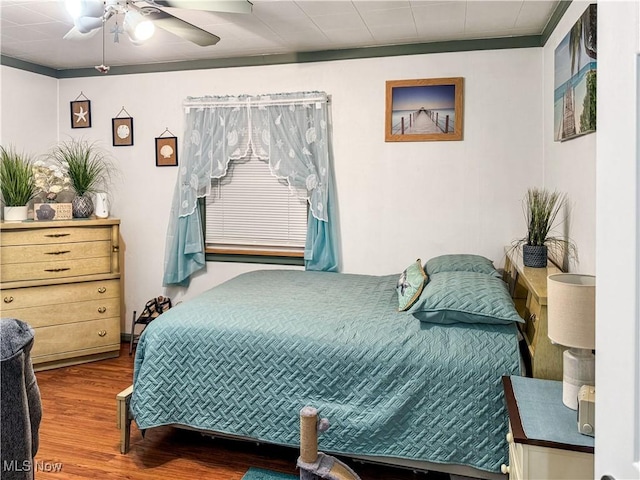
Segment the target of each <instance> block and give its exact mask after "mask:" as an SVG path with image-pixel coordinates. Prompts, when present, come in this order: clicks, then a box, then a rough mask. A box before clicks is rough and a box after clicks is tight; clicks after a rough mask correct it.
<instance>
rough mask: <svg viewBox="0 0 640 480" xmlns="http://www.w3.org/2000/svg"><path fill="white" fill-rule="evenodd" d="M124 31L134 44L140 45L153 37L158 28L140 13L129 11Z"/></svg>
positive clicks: (125, 18)
mask: <svg viewBox="0 0 640 480" xmlns="http://www.w3.org/2000/svg"><path fill="white" fill-rule="evenodd" d="M124 31H125V32H127V35H129V38H130V39H131V41H132V42H133V44H135V45H139V44H141V43H143V42H145V41H147V40H149V39H150V38H151V37H152V36H153V34H154V32H155V31H156V27H155V25H154V24H153V22H152V21H151V20H148V19H146V18H145V17H144V16H143V15H142V14H141V13H140V12H137V11H135V10H129V11H128V12H127V13H126V14H125V16H124Z"/></svg>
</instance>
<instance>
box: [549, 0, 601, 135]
mask: <svg viewBox="0 0 640 480" xmlns="http://www.w3.org/2000/svg"><path fill="white" fill-rule="evenodd" d="M596 27H597V6H596V5H595V4H592V5H589V7H587V10H586V11H585V12H584V13H583V14H582V16H581V17H580V18H579V19H578V21H577V22H576V23H575V24H574V25H573V27H572V28H571V31H570V32H569V33H568V34H567V35H566V36H565V37H564V38H563V39H562V41H561V42H560V44H559V45H558V46H557V47H556V50H555V58H554V92H553V101H554V105H553V118H554V122H553V126H554V140H555V141H556V142H561V141H564V140H569V139H571V138H575V137H577V136H580V135H584V134H587V133H591V132H595V130H596V66H597V35H596V33H597V32H596Z"/></svg>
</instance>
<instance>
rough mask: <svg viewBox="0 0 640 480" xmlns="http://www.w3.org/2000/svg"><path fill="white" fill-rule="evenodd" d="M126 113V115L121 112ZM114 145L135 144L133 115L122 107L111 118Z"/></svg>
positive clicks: (125, 145)
mask: <svg viewBox="0 0 640 480" xmlns="http://www.w3.org/2000/svg"><path fill="white" fill-rule="evenodd" d="M123 112H124V113H125V114H126V115H127V116H126V117H121V116H120V114H122V113H123ZM111 126H112V136H113V146H114V147H129V146H131V145H133V117H132V116H131V115H130V114H129V112H127V110H126V109H125V108H124V107H122V108H121V109H120V111H119V112H118V114H117V115H116V116H115V117H114V118H112V119H111Z"/></svg>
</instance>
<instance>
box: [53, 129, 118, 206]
mask: <svg viewBox="0 0 640 480" xmlns="http://www.w3.org/2000/svg"><path fill="white" fill-rule="evenodd" d="M50 156H51V158H52V159H53V161H54V162H57V163H58V164H59V165H61V166H62V167H63V168H64V169H65V171H66V173H67V175H68V177H69V180H70V183H71V187H72V188H73V190H74V191H75V196H74V197H73V199H72V200H71V206H72V211H73V216H74V217H75V218H87V217H89V216H91V214H92V213H93V211H94V205H93V200H92V198H91V196H90V194H98V193H105V192H106V190H107V188H108V187H109V185H110V184H111V173H112V172H113V171H114V165H113V162H112V160H111V158H110V157H109V155H108V154H107V153H106V152H105V151H103V150H102V149H100V148H99V147H98V146H97V145H96V144H95V143H89V142H87V141H86V140H79V139H72V140H68V141H65V142H62V143H59V144H58V145H56V147H54V149H53V150H52V151H51V154H50Z"/></svg>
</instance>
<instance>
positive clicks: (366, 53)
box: [0, 0, 572, 79]
mask: <svg viewBox="0 0 640 480" xmlns="http://www.w3.org/2000/svg"><path fill="white" fill-rule="evenodd" d="M571 3H572V0H561V1H560V2H559V3H558V6H557V7H556V9H555V10H554V12H553V14H552V15H551V18H550V19H549V22H548V23H547V25H546V27H545V29H544V31H543V32H542V34H540V35H527V36H514V37H500V38H484V39H476V40H453V41H446V42H431V43H414V44H401V45H387V46H381V47H363V48H348V49H342V50H321V51H315V52H297V53H286V54H274V55H255V56H247V57H232V58H217V59H208V60H192V61H185V62H167V63H149V64H140V65H127V66H116V65H114V66H112V67H111V69H110V70H109V73H108V75H109V76H113V75H132V74H140V73H158V72H175V71H183V70H210V69H216V68H231V67H253V66H264V65H284V64H291V63H310V62H328V61H336V60H352V59H364V58H379V57H395V56H401V55H423V54H430V53H452V52H470V51H478V50H500V49H513V48H535V47H543V46H544V45H545V44H546V42H547V41H548V39H549V37H550V36H551V34H552V33H553V31H554V30H555V28H556V26H557V25H558V23H559V22H560V20H561V19H562V16H563V15H564V13H565V12H566V11H567V8H569V5H571ZM0 64H1V65H6V66H9V67H13V68H18V69H20V70H26V71H29V72H33V73H37V74H40V75H46V76H49V77H53V78H57V79H65V78H81V77H99V76H104V75H105V74H103V73H100V72H98V71H97V70H95V69H94V68H73V69H60V70H56V69H54V68H50V67H45V66H43V65H37V64H35V63H30V62H25V61H24V60H19V59H17V58H13V57H8V56H6V55H0Z"/></svg>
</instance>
